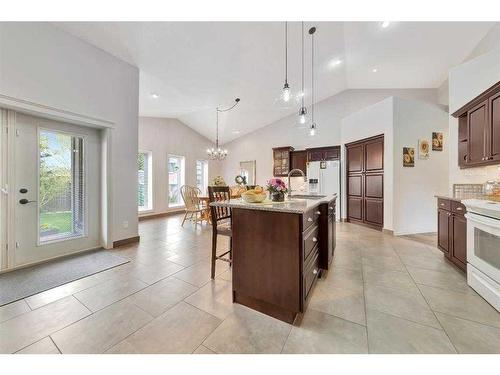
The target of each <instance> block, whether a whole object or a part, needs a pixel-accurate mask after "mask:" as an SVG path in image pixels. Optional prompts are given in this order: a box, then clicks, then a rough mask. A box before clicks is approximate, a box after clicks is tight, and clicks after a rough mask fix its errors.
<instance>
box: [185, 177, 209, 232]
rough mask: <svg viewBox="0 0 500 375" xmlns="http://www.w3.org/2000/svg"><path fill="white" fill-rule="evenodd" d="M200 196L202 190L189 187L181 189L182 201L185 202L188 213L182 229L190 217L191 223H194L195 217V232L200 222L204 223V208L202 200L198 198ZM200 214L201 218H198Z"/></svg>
mask: <svg viewBox="0 0 500 375" xmlns="http://www.w3.org/2000/svg"><path fill="white" fill-rule="evenodd" d="M200 194H201V190H200V189H198V188H197V187H194V186H189V185H183V186H182V187H181V196H182V200H183V201H184V206H185V211H186V212H185V213H184V218H183V219H182V224H181V227H183V226H184V222H185V221H186V219H188V215H189V220H190V221H193V216H194V229H195V230H196V229H197V227H198V221H203V217H202V216H203V215H202V213H203V210H204V208H203V207H201V205H200V200H199V199H198V196H199V195H200ZM198 214H199V215H200V217H198Z"/></svg>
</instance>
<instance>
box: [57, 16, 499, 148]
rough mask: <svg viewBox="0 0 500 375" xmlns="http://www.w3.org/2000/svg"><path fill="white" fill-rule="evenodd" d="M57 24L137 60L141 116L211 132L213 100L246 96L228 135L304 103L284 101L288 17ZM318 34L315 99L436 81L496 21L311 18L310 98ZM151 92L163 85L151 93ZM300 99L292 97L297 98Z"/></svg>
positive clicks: (295, 65) (227, 121) (226, 125)
mask: <svg viewBox="0 0 500 375" xmlns="http://www.w3.org/2000/svg"><path fill="white" fill-rule="evenodd" d="M56 25H57V26H58V27H61V28H62V29H64V30H66V31H67V32H69V33H71V34H73V35H75V36H77V37H79V38H81V39H83V40H85V41H87V42H89V43H91V44H93V45H95V46H97V47H99V48H101V49H103V50H105V51H107V52H109V53H110V54H112V55H114V56H116V57H118V58H120V59H122V60H124V61H126V62H128V63H130V64H132V65H135V66H137V67H138V68H139V70H140V104H139V112H140V115H141V116H153V117H176V118H179V119H180V120H181V121H183V122H184V123H185V124H186V125H188V126H190V127H191V128H193V129H194V130H196V131H197V132H199V133H201V134H203V135H205V136H206V137H208V138H210V139H214V137H215V108H216V107H217V106H219V105H220V106H228V105H231V104H232V102H233V100H234V98H235V97H240V98H241V103H240V105H239V106H238V107H237V109H235V110H233V111H231V112H229V113H227V114H224V115H223V116H222V117H221V122H220V123H221V140H222V141H223V142H228V141H230V140H232V139H234V138H236V137H239V136H241V135H244V134H246V133H249V132H251V131H254V130H256V129H258V128H260V127H262V126H265V125H268V124H270V123H272V122H274V121H276V120H278V119H280V118H283V117H285V116H287V115H289V114H292V113H294V112H296V111H298V104H297V105H294V106H291V107H288V108H283V107H282V106H280V105H279V104H278V103H277V98H278V97H279V95H280V92H281V87H282V86H283V81H284V55H285V39H284V29H285V28H284V23H280V22H73V23H66V22H65V23H57V24H56ZM313 25H314V26H316V27H317V32H316V34H315V55H316V60H315V72H316V80H315V82H316V95H315V101H320V100H322V99H325V98H327V97H329V96H332V95H335V94H336V93H339V92H340V91H343V90H345V89H348V88H433V87H439V86H440V85H441V84H442V82H443V81H444V80H445V79H446V78H447V75H448V70H449V69H450V67H452V66H454V65H457V64H459V63H461V62H462V61H463V60H464V59H465V58H466V57H467V56H468V55H469V54H470V53H471V51H472V50H473V49H474V47H475V46H476V45H477V43H478V42H479V41H480V40H481V39H482V38H483V37H484V36H485V35H486V33H487V32H488V30H489V29H490V28H491V27H492V25H493V23H490V22H391V23H390V24H389V26H388V27H385V28H384V27H382V23H381V22H317V23H311V22H306V23H305V26H304V28H305V94H306V96H305V101H306V105H309V104H310V101H311V95H310V93H311V90H310V87H311V38H310V36H309V34H308V33H307V30H308V29H309V27H311V26H313ZM301 29H302V28H301V23H300V22H291V23H289V25H288V34H289V41H288V80H289V83H290V86H291V89H292V93H293V92H295V93H297V92H298V91H300V84H301V40H302V39H301ZM152 94H157V95H158V97H157V98H153V97H152ZM294 104H295V103H294Z"/></svg>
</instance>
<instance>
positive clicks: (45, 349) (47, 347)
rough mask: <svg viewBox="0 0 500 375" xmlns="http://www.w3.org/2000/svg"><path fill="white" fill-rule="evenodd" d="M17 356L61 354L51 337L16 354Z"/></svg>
mask: <svg viewBox="0 0 500 375" xmlns="http://www.w3.org/2000/svg"><path fill="white" fill-rule="evenodd" d="M16 354H61V352H59V349H57V347H56V346H55V345H54V342H53V341H52V340H51V339H50V337H45V338H44V339H41V340H40V341H37V342H35V343H34V344H31V345H30V346H27V347H26V348H24V349H22V350H20V351H18V352H16Z"/></svg>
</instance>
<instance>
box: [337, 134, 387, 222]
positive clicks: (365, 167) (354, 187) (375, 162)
mask: <svg viewBox="0 0 500 375" xmlns="http://www.w3.org/2000/svg"><path fill="white" fill-rule="evenodd" d="M346 159H347V164H346V169H347V220H348V221H350V222H357V223H362V224H366V225H369V226H371V227H374V228H376V229H382V227H383V225H384V136H383V135H381V136H377V137H372V138H367V139H363V140H359V141H356V142H352V143H349V144H346Z"/></svg>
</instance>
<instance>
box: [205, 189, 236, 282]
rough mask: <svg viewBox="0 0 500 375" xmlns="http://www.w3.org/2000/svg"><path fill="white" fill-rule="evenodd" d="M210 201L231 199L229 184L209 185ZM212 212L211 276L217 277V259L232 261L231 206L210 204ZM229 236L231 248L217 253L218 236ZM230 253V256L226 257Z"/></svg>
mask: <svg viewBox="0 0 500 375" xmlns="http://www.w3.org/2000/svg"><path fill="white" fill-rule="evenodd" d="M208 198H209V202H210V203H212V202H218V201H229V200H231V190H230V188H229V186H209V187H208ZM210 214H211V217H212V262H211V277H212V279H213V278H215V261H216V260H222V261H224V262H228V263H229V264H230V265H231V263H232V259H233V257H232V251H233V241H232V235H233V231H232V228H231V208H229V207H217V206H210ZM219 235H220V236H226V237H229V250H228V251H226V252H224V253H222V254H220V255H217V236H219ZM226 255H229V257H225V256H226Z"/></svg>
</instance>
